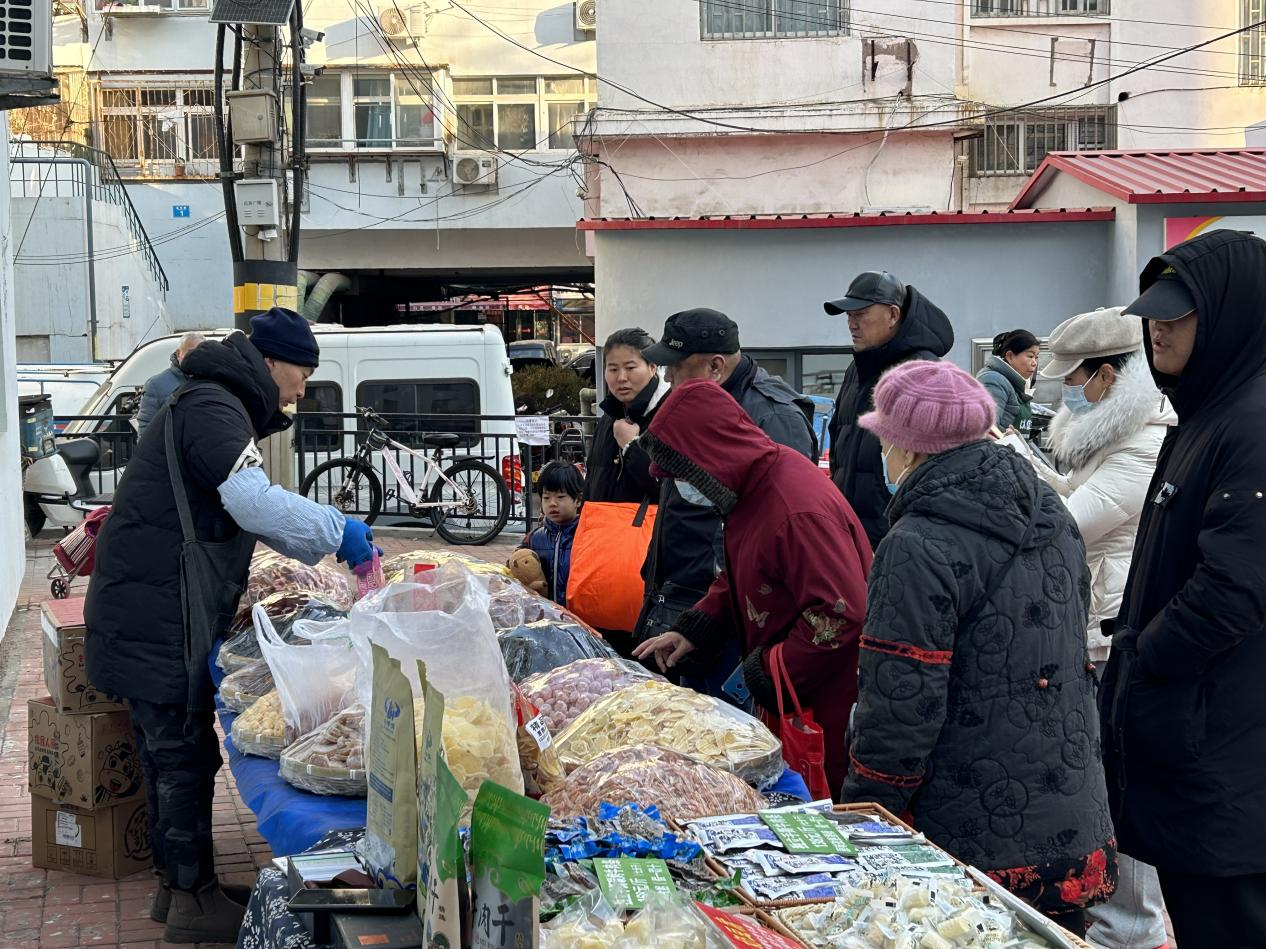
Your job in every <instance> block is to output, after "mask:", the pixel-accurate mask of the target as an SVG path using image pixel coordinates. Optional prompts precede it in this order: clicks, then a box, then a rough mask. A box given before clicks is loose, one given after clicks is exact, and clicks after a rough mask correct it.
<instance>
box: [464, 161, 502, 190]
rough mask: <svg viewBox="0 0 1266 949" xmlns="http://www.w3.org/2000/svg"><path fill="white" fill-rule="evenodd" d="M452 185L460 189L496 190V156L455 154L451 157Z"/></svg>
mask: <svg viewBox="0 0 1266 949" xmlns="http://www.w3.org/2000/svg"><path fill="white" fill-rule="evenodd" d="M453 184H455V185H457V186H458V187H461V188H469V189H475V188H482V189H486V190H488V191H495V190H496V188H497V156H496V155H492V154H489V153H488V152H456V153H455V154H454V155H453Z"/></svg>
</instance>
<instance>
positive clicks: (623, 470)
mask: <svg viewBox="0 0 1266 949" xmlns="http://www.w3.org/2000/svg"><path fill="white" fill-rule="evenodd" d="M667 394H668V383H667V382H665V381H664V380H663V379H661V378H659V376H654V377H653V378H652V379H651V381H650V382H648V383H647V384H646V388H644V389H643V390H642V391H641V392H639V393H638V394H637V397H636V398H635V399H634V400H633V401H632V402H631V403H630V404H629V405H624V403H622V402H621V401H620V400H619V399H617V398H616V397H615V396H613V395H611V394H609V393H608V395H607V397H606V398H605V399H603V400H602V403H601V405H600V408H601V409H602V415H601V416H600V417H599V418H598V424H597V428H596V429H595V430H594V433H593V447H591V448H590V449H589V458H588V459H587V460H586V461H585V500H586V501H617V502H626V503H640V502H641V501H642V500H643V499H644V498H650V499H651V501H655V500H656V498H657V497H658V495H659V482H657V481H656V480H655V479H654V478H652V477H651V459H650V456H649V455H647V454H646V449H644V448H643V447H642V446H641V445H639V444H638V443H637V442H636V441H633V442H631V443H630V444H629V447H628V449H627V450H625V451H623V452H621V451H620V445H619V443H618V442H617V441H616V440H615V432H614V428H615V423H616V420H617V419H628V420H629V421H630V422H635V423H636V424H637V425H638V427H639V428H641V430H642V431H643V432H645V431H646V430H647V429H648V428H650V424H651V419H653V418H654V417H655V410H656V409H657V408H659V404H660V403H661V402H662V401H664V396H666V395H667Z"/></svg>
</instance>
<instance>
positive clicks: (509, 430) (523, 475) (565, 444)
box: [292, 412, 594, 530]
mask: <svg viewBox="0 0 1266 949" xmlns="http://www.w3.org/2000/svg"><path fill="white" fill-rule="evenodd" d="M380 414H381V415H382V416H383V418H385V419H386V420H387V421H388V423H390V425H391V428H390V429H387V430H386V434H387V435H388V437H390V438H392V439H394V440H395V441H397V442H399V443H400V444H402V445H405V446H407V447H409V448H412V449H414V450H415V451H419V452H421V453H422V454H425V455H427V456H428V457H434V458H435V459H436V461H437V464H438V465H439V467H440V469H441V470H445V469H447V468H448V467H449V466H450V465H453V464H455V463H457V462H459V461H462V460H464V459H467V458H474V459H477V460H480V461H483V462H485V463H486V464H487V465H489V466H490V467H491V468H492V469H493V470H494V471H496V472H497V474H498V475H499V476H500V477H501V479H502V480H503V481H504V482H505V485H506V487H507V488H508V489H509V491H510V520H509V522H508V524H507V529H515V530H518V529H522V530H527V529H529V528H531V527H534V526H535V525H536V521H537V518H538V517H539V511H538V510H537V507H536V501H535V498H534V496H533V493H532V486H533V485H534V484H535V482H536V478H537V477H538V476H539V474H540V471H541V469H542V468H543V467H544V466H545V464H546V463H548V462H549V461H552V460H555V459H557V458H560V457H561V458H563V459H564V460H568V461H576V462H582V463H583V462H584V460H585V458H586V457H588V454H589V448H590V446H591V445H592V442H593V434H592V429H593V423H594V418H593V416H561V415H554V416H550V417H549V419H550V432H551V444H550V445H548V446H547V445H536V446H527V445H520V443H519V440H518V436H517V435H516V433H515V419H514V416H512V415H447V414H436V413H431V414H425V415H419V414H403V413H388V412H383V413H380ZM567 428H571V429H573V430H575V431H577V432H578V433H579V436H578V437H577V436H571V437H569V438H567V439H564V438H563V437H562V431H563V430H564V429H567ZM436 433H452V434H455V435H458V436H459V437H460V439H461V440H460V441H459V442H458V443H457V444H456V445H455V446H454V447H452V448H444V449H442V450H439V451H437V450H436V449H435V448H431V447H427V446H426V445H424V444H423V436H425V435H427V434H436ZM367 434H368V430H367V429H366V428H365V423H364V421H363V420H361V419H360V418H359V417H358V416H356V415H353V414H346V413H340V412H300V413H298V414H296V415H295V427H294V429H293V430H292V435H293V438H294V441H293V444H294V448H295V452H296V469H297V475H296V481H297V483H298V484H302V483H303V481H304V479H305V478H306V477H307V476H308V473H309V472H311V471H313V470H314V469H315V468H316V467H317V466H318V465H321V464H324V463H325V462H327V461H331V460H334V459H337V458H348V459H350V458H352V457H353V456H354V455H355V453H356V449H357V448H358V447H359V446H360V445H361V443H362V442H363V441H364V439H365V436H366V435H367ZM394 459H395V461H396V464H398V465H399V466H400V469H401V472H402V473H403V475H404V478H405V481H406V482H407V483H408V484H409V485H410V486H411V487H413V488H414V489H415V490H418V489H420V488H422V487H425V488H426V490H431V489H432V488H433V487H434V480H432V483H431V484H429V485H425V486H424V485H423V484H422V482H423V481H424V480H425V478H426V475H427V472H426V471H425V470H424V469H423V466H422V464H421V462H419V461H418V460H417V459H416V458H415V457H414V456H412V455H409V454H407V453H404V452H395V453H394ZM372 466H373V470H374V474H375V475H377V477H378V480H379V482H380V484H381V485H382V488H383V511H382V514H381V515H380V520H379V521H378V523H380V524H383V525H384V526H386V525H392V526H401V527H418V526H420V527H429V526H430V524H429V522H426V521H419V520H417V519H416V518H414V517H413V516H412V515H411V514H410V512H409V510H408V507H407V504H406V503H405V502H404V501H403V500H402V499H401V498H400V496H399V493H400V492H399V491H398V489H397V486H396V479H395V476H394V475H393V473H392V472H391V470H390V467H389V466H388V464H387V461H386V459H385V458H383V456H382V455H381V454H375V455H373V456H372ZM365 500H367V499H366V498H364V497H363V498H362V501H365ZM366 506H367V505H366ZM348 513H351V514H353V515H356V514H361V515H363V514H365V513H366V511H363V510H355V511H349V512H348Z"/></svg>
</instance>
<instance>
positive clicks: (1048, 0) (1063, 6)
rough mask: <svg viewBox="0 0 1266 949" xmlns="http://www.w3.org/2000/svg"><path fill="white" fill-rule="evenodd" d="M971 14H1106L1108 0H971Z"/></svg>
mask: <svg viewBox="0 0 1266 949" xmlns="http://www.w3.org/2000/svg"><path fill="white" fill-rule="evenodd" d="M971 12H972V16H982V17H990V16H998V17H1002V16H1107V15H1108V14H1109V13H1111V12H1112V11H1111V9H1110V0H972V11H971Z"/></svg>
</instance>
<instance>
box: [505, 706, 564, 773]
mask: <svg viewBox="0 0 1266 949" xmlns="http://www.w3.org/2000/svg"><path fill="white" fill-rule="evenodd" d="M514 714H515V718H516V720H517V721H518V729H517V730H516V731H515V739H516V740H517V741H518V744H519V767H520V768H521V769H522V771H523V791H524V793H525V794H526V795H527V796H528V797H536V798H539V797H540V796H541V795H542V794H547V793H549V792H550V791H552V790H554V788H557V787H562V784H563V780H564V779H565V778H566V775H565V774H564V773H563V766H562V765H561V764H559V762H558V751H557V750H556V749H555V748H554V738H553V734H552V731H551V729H550V727H549V725H548V724H547V723H546V721H545V718H544V716H542V715H541V712H540V709H538V708H537V707H536V706H535V705H534V704H532V700H531V699H529V698H528V697H527V696H526V695H524V694H523V692H522V691H521V690H520V689H519V687H518V686H517V685H516V686H514Z"/></svg>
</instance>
